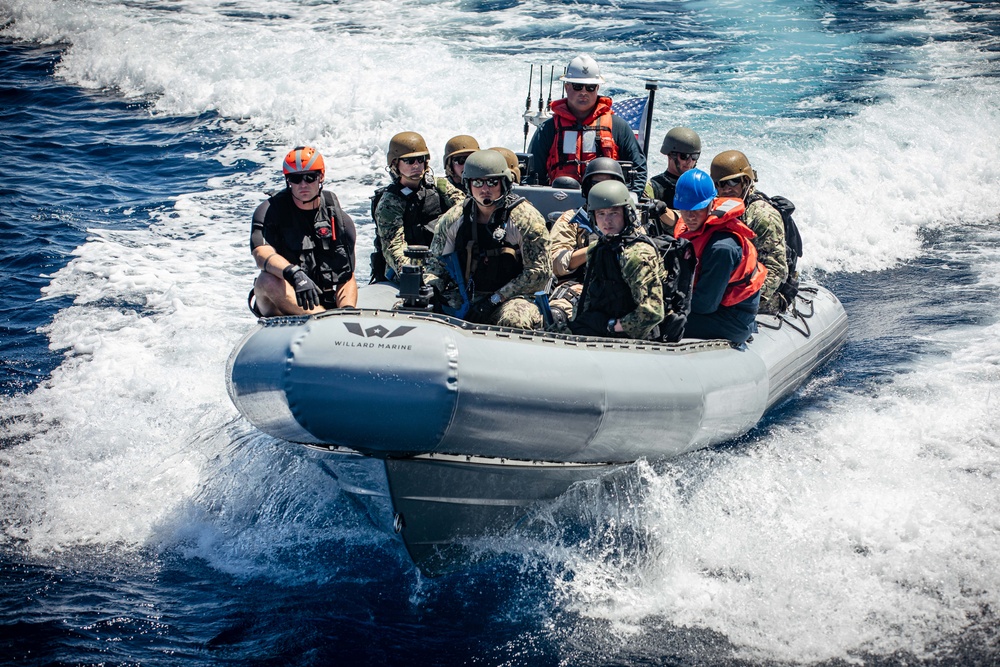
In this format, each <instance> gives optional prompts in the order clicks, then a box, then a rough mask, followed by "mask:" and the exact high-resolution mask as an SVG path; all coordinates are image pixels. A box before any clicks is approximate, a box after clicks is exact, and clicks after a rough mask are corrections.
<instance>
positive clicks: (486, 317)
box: [465, 298, 496, 324]
mask: <svg viewBox="0 0 1000 667" xmlns="http://www.w3.org/2000/svg"><path fill="white" fill-rule="evenodd" d="M495 308H496V306H494V305H493V304H492V303H490V300H489V298H486V299H480V300H479V301H476V302H475V303H473V304H472V307H471V308H469V313H468V314H467V315H466V316H465V319H467V320H468V321H470V322H475V323H477V324H487V323H488V322H489V321H490V315H492V314H493V310H494V309H495Z"/></svg>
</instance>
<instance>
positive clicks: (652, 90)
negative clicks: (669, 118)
mask: <svg viewBox="0 0 1000 667" xmlns="http://www.w3.org/2000/svg"><path fill="white" fill-rule="evenodd" d="M658 87H659V86H657V84H656V81H651V80H647V81H646V90H648V91H649V99H647V100H646V123H645V131H644V132H643V135H642V154H643V155H649V135H650V130H652V128H653V99H654V98H655V97H656V89H657V88H658Z"/></svg>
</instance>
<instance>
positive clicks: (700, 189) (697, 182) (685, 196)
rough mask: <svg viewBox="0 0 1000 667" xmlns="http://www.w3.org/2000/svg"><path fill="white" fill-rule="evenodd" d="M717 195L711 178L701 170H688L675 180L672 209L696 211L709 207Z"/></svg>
mask: <svg viewBox="0 0 1000 667" xmlns="http://www.w3.org/2000/svg"><path fill="white" fill-rule="evenodd" d="M718 194H719V192H718V190H716V189H715V183H713V182H712V177H711V176H709V175H708V174H707V173H705V172H704V171H702V170H701V169H689V170H688V171H685V172H684V173H683V174H681V177H680V178H678V179H677V189H676V191H675V192H674V208H675V209H677V210H678V211H698V210H701V209H703V208H707V207H708V206H710V205H711V204H712V201H713V200H714V199H715V197H716V196H717V195H718Z"/></svg>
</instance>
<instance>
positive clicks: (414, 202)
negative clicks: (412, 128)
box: [371, 180, 451, 283]
mask: <svg viewBox="0 0 1000 667" xmlns="http://www.w3.org/2000/svg"><path fill="white" fill-rule="evenodd" d="M404 188H405V186H403V185H402V184H400V182H399V181H396V182H395V183H392V184H391V185H386V186H383V187H381V188H379V189H378V190H376V191H375V194H373V195H372V198H371V200H372V207H371V215H372V221H373V222H375V224H376V226H377V225H378V222H377V221H376V220H375V209H376V208H378V203H379V202H380V201H381V200H382V196H383V195H384V194H385V193H386V192H392V193H393V194H394V195H396V196H398V197H400V198H401V199H403V200H405V201H406V208H405V209H403V238H405V239H406V244H407V245H425V246H429V245H430V244H431V241H433V240H434V231H433V230H431V229H428V225H429V223H431V222H433V221H434V220H437V219H438V218H439V217H440V216H441V214H442V213H444V212H445V211H446V210H448V208H450V206H451V201H450V200H449V199H448V198H447V197H445V195H444V193H443V192H441V190H439V189H438V188H437V186H436V184H429V183H428V182H427V181H426V180H421V181H420V185H419V186H418V187H417V189H416V190H414V189H412V188H411V189H410V192H409V194H403V190H404ZM374 246H375V251H374V252H373V253H372V255H371V265H372V279H371V282H372V283H375V282H379V281H384V280H386V276H385V269H386V265H385V256H384V255H383V254H382V239H381V237H379V235H378V234H377V233H376V234H375V242H374Z"/></svg>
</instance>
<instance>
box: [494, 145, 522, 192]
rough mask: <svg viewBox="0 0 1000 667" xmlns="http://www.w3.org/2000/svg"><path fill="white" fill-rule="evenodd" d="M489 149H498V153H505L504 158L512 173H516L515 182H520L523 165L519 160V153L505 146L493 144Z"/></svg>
mask: <svg viewBox="0 0 1000 667" xmlns="http://www.w3.org/2000/svg"><path fill="white" fill-rule="evenodd" d="M488 150H491V151H496V152H497V153H500V155H503V159H504V160H506V161H507V168H508V169H510V173H512V174H514V182H515V183H520V182H521V167H520V165H519V164H518V162H517V154H516V153H514V151H512V150H511V149H509V148H504V147H503V146H493V147H492V148H490V149H488Z"/></svg>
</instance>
